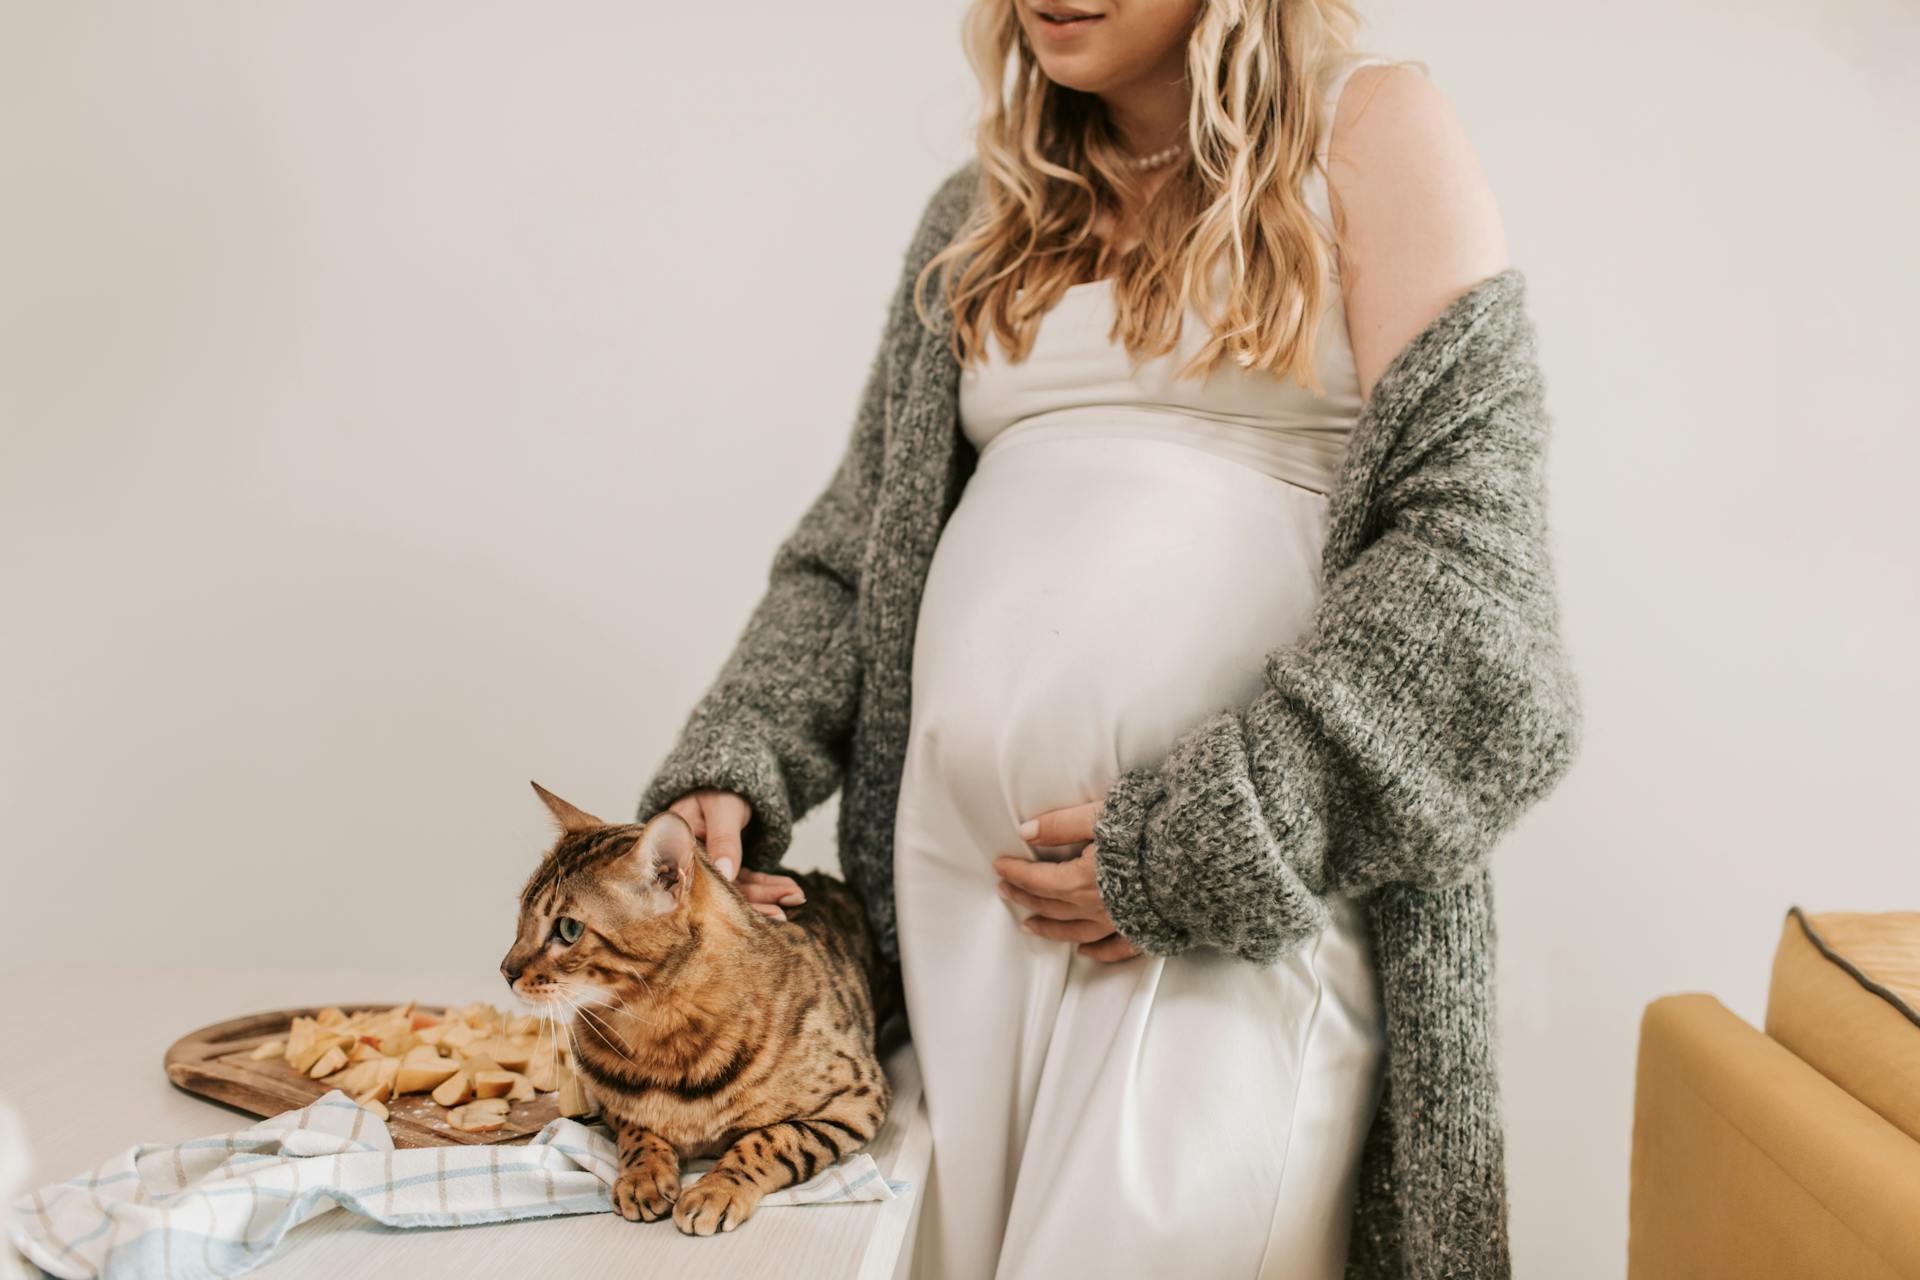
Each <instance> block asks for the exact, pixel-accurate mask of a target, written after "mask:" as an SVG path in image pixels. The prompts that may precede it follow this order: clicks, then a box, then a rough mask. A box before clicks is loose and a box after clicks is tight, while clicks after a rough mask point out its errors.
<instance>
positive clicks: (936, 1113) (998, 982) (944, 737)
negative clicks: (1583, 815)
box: [894, 57, 1384, 1280]
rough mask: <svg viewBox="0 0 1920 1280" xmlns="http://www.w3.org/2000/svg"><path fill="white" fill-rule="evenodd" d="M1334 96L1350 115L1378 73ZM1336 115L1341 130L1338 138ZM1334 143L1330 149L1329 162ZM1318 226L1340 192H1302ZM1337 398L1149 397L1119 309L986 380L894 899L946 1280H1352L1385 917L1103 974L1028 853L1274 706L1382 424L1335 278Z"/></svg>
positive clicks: (1236, 385) (1203, 391)
mask: <svg viewBox="0 0 1920 1280" xmlns="http://www.w3.org/2000/svg"><path fill="white" fill-rule="evenodd" d="M1373 60H1376V59H1373V58H1367V57H1362V58H1359V59H1357V60H1354V61H1352V62H1350V63H1349V64H1348V65H1346V66H1345V67H1342V68H1340V69H1338V70H1337V71H1336V72H1335V73H1334V74H1333V75H1332V77H1331V78H1330V83H1328V84H1327V86H1326V89H1325V92H1326V93H1327V94H1328V104H1329V108H1331V105H1332V103H1333V102H1335V101H1337V96H1336V95H1337V94H1338V92H1339V89H1340V87H1341V85H1342V84H1343V83H1344V81H1345V79H1346V74H1347V73H1348V72H1349V71H1350V70H1351V69H1352V67H1353V66H1357V65H1361V64H1362V63H1363V62H1365V61H1373ZM1327 116H1328V119H1331V110H1329V111H1328V113H1327ZM1325 132H1326V131H1325V127H1323V132H1322V138H1321V147H1322V152H1323V154H1324V147H1325ZM1303 194H1304V195H1305V196H1306V198H1307V199H1308V201H1309V204H1310V206H1311V207H1313V208H1314V209H1315V210H1316V212H1318V213H1319V215H1320V216H1321V217H1322V218H1327V219H1328V220H1329V222H1330V218H1329V215H1328V214H1327V212H1326V193H1325V187H1324V183H1323V182H1322V181H1321V180H1320V178H1319V176H1318V174H1315V175H1314V176H1313V177H1311V178H1310V179H1309V185H1308V187H1307V188H1306V190H1305V191H1304V192H1303ZM1329 285H1330V288H1329V291H1328V298H1329V300H1330V301H1329V305H1328V308H1327V310H1326V312H1325V314H1324V315H1323V317H1322V322H1321V324H1322V327H1321V329H1320V332H1319V349H1318V354H1317V362H1316V368H1317V370H1318V373H1319V377H1320V379H1321V381H1322V383H1323V384H1324V386H1325V389H1326V390H1325V394H1323V395H1316V394H1314V393H1313V392H1311V391H1309V390H1308V389H1306V388H1304V387H1302V386H1300V385H1299V384H1298V383H1296V382H1293V381H1292V380H1290V379H1286V378H1282V377H1279V376H1277V375H1273V374H1269V373H1249V372H1248V371H1245V370H1242V369H1240V368H1239V367H1238V366H1237V365H1235V364H1233V362H1232V360H1231V359H1230V358H1229V359H1228V360H1226V361H1224V362H1223V363H1222V364H1221V365H1220V366H1218V367H1217V368H1216V369H1215V370H1214V371H1213V372H1212V373H1211V374H1210V375H1209V376H1208V377H1207V378H1206V379H1205V380H1204V381H1202V380H1199V379H1194V378H1187V379H1182V380H1179V381H1176V380H1175V379H1174V377H1173V374H1174V372H1175V370H1177V369H1178V368H1179V366H1180V365H1181V364H1182V363H1183V362H1184V361H1185V359H1186V358H1187V357H1188V356H1189V355H1191V354H1192V352H1193V351H1194V350H1196V349H1197V347H1198V346H1199V344H1200V343H1201V341H1202V340H1203V333H1204V329H1203V326H1204V319H1203V318H1202V316H1201V315H1200V314H1199V313H1198V312H1197V311H1195V310H1193V309H1192V308H1189V311H1188V314H1187V320H1186V325H1185V328H1184V330H1183V334H1182V338H1181V342H1180V344H1179V347H1178V348H1177V349H1176V350H1175V351H1174V352H1172V353H1170V354H1168V355H1166V356H1163V357H1160V358H1158V359H1156V360H1153V361H1150V362H1148V363H1146V364H1144V365H1143V366H1142V368H1141V369H1139V370H1138V371H1137V372H1136V371H1132V370H1130V368H1129V364H1128V357H1127V354H1126V351H1125V349H1124V348H1123V347H1122V346H1121V345H1120V344H1119V343H1118V342H1117V341H1111V340H1109V338H1108V336H1107V333H1108V326H1109V324H1110V323H1111V321H1112V318H1113V313H1112V306H1113V302H1112V296H1111V294H1110V292H1109V287H1108V285H1107V283H1106V282H1104V281H1099V282H1092V283H1088V284H1083V285H1080V286H1078V287H1076V288H1074V289H1072V290H1071V291H1070V292H1069V293H1068V294H1067V295H1066V296H1065V297H1064V298H1063V299H1062V300H1061V302H1060V303H1059V304H1058V305H1057V306H1056V307H1055V308H1054V309H1053V310H1052V311H1051V312H1049V313H1048V314H1047V315H1046V316H1045V317H1044V319H1043V323H1042V324H1041V327H1040V330H1039V333H1038V336H1037V338H1036V342H1035V348H1034V350H1033V351H1032V352H1031V353H1030V355H1029V357H1028V358H1027V359H1026V360H1025V361H1024V362H1021V363H1018V364H1015V363H1011V362H1009V361H1008V360H1007V359H1006V358H1005V353H1004V351H1002V350H1001V348H1000V346H999V343H998V342H997V341H995V342H994V344H993V349H992V359H991V360H990V361H989V362H988V363H987V364H986V365H985V366H969V367H968V368H967V369H966V370H964V371H963V373H962V379H961V384H960V412H961V421H962V427H963V430H964V431H965V432H966V434H967V436H968V438H969V439H970V440H971V441H972V442H973V443H974V444H975V445H976V447H978V448H979V450H980V456H979V461H978V465H977V467H976V469H975V471H974V473H973V475H972V477H971V478H970V480H969V481H968V484H967V487H966V489H965V490H964V491H963V493H962V495H961V499H960V502H959V504H958V506H957V507H956V509H955V511H954V513H953V515H952V517H951V518H950V520H949V522H948V524H947V526H946V528H945V529H944V531H943V533H942V536H941V540H940V543H939V546H938V547H937V549H936V552H935V555H934V558H933V563H932V565H931V568H930V570H929V573H928V577H927V581H926V586H925V592H924V595H923V597H922V601H921V605H920V613H919V617H918V623H917V631H916V639H915V648H914V667H913V701H912V723H911V732H910V740H909V746H908V751H907V757H906V763H905V770H904V776H903V780H902V789H901V794H900V805H899V811H898V817H897V825H896V830H895V853H894V858H895V866H894V875H895V883H894V894H895V902H896V907H897V911H898V921H899V936H900V949H901V963H902V968H903V972H904V979H905V988H906V996H907V1003H908V1010H909V1014H910V1018H911V1024H912V1028H913V1038H914V1041H915V1045H916V1051H917V1053H918V1056H919V1062H920V1067H921V1071H922V1073H923V1077H924V1080H925V1087H926V1096H927V1104H928V1111H929V1118H930V1120H931V1122H932V1128H933V1135H934V1139H933V1142H934V1157H933V1170H932V1176H931V1178H930V1180H929V1183H928V1186H927V1187H926V1188H924V1190H923V1193H922V1194H923V1195H924V1196H925V1200H924V1202H923V1205H922V1207H921V1210H920V1213H921V1223H920V1229H919V1233H918V1236H917V1239H916V1246H915V1261H914V1270H913V1275H914V1276H915V1277H918V1278H920V1280H990V1278H996V1277H997V1278H998V1280H1027V1278H1029V1277H1033V1278H1038V1277H1068V1276H1103V1277H1109V1278H1115V1277H1131V1276H1142V1277H1147V1276H1152V1277H1159V1276H1192V1277H1206V1278H1207V1280H1235V1278H1239V1277H1245V1278H1247V1280H1253V1278H1254V1277H1263V1278H1264V1277H1286V1278H1288V1280H1337V1278H1338V1277H1339V1276H1340V1275H1341V1274H1342V1271H1343V1269H1344V1264H1345V1258H1346V1252H1347V1241H1348V1228H1349V1221H1350V1215H1351V1212H1352V1204H1353V1197H1354V1191H1355V1186H1356V1182H1357V1174H1358V1167H1359V1154H1360V1148H1361V1143H1362V1141H1363V1139H1364V1138H1365V1136H1366V1133H1367V1130H1368V1128H1369V1126H1370V1125H1371V1123H1372V1117H1373V1113H1374V1108H1375V1105H1376V1103H1377V1101H1378V1097H1379V1087H1380V1081H1381V1070H1382V1065H1383V1051H1384V1035H1383V1031H1382V1028H1381V1021H1380V1005H1379V999H1378V993H1377V986H1376V980H1375V975H1374V971H1373V968H1372V955H1371V950H1370V943H1369V938H1368V936H1367V929H1366V920H1365V916H1364V913H1363V910H1362V907H1361V904H1360V903H1359V902H1358V901H1355V900H1351V899H1347V898H1343V897H1342V898H1336V899H1335V900H1334V902H1333V907H1334V911H1333V920H1332V924H1331V925H1330V926H1329V927H1328V928H1327V929H1326V930H1325V931H1324V932H1322V933H1321V934H1320V935H1319V936H1318V937H1317V938H1315V939H1313V940H1312V941H1310V942H1308V943H1307V944H1306V945H1305V946H1304V947H1302V948H1301V949H1300V950H1299V951H1297V952H1295V953H1293V954H1290V955H1287V956H1284V957H1282V958H1281V959H1279V960H1277V961H1275V962H1273V963H1271V964H1267V965H1255V964H1251V963H1248V962H1246V961H1243V960H1240V959H1237V958H1235V957H1233V956H1231V955H1228V954H1225V953H1223V952H1220V951H1216V950H1214V949H1211V948H1201V949H1197V950H1194V951H1190V952H1187V953H1185V954H1182V955H1178V956H1172V957H1161V956H1153V955H1142V956H1138V957H1135V958H1133V959H1130V960H1126V961H1122V962H1120V963H1115V964H1108V963H1102V962H1100V961H1097V960H1093V959H1091V958H1089V957H1087V956H1083V955H1080V954H1079V953H1078V951H1077V950H1076V949H1075V944H1073V943H1070V942H1065V941H1056V940H1050V939H1044V938H1040V937H1037V936H1035V935H1033V934H1030V933H1027V932H1026V931H1024V930H1023V929H1021V928H1020V927H1019V923H1018V922H1019V921H1020V920H1021V919H1023V918H1024V917H1025V916H1026V915H1027V914H1028V912H1027V911H1026V909H1025V908H1022V907H1016V906H1014V905H1012V904H1010V903H1008V902H1006V901H1005V900H1003V899H1002V898H1001V897H1000V896H999V895H998V894H997V893H996V892H995V886H996V884H997V882H998V877H997V876H996V874H995V872H994V869H993V859H994V858H995V857H996V856H998V855H1000V854H1003V853H1017V854H1023V855H1028V856H1031V851H1030V850H1029V849H1028V848H1027V846H1026V845H1025V844H1024V843H1023V842H1022V841H1021V839H1020V837H1019V835H1018V833H1017V831H1016V828H1017V827H1018V826H1019V824H1020V823H1021V822H1022V821H1023V820H1024V819H1026V818H1028V817H1030V816H1032V815H1034V814H1036V813H1039V812H1041V811H1043V810H1047V809H1055V808H1060V807H1063V806H1067V805H1075V804H1080V803H1083V802H1086V801H1089V800H1096V799H1099V798H1100V797H1101V796H1103V795H1104V794H1105V792H1106V789H1107V787H1108V786H1109V785H1110V784H1111V783H1112V781H1113V780H1114V778H1115V777H1117V776H1118V775H1119V774H1120V773H1121V772H1122V771H1124V770H1126V769H1130V768H1133V767H1135V766H1139V765H1152V764H1157V763H1159V762H1161V761H1162V760H1163V759H1164V757H1165V755H1166V753H1167V751H1168V750H1169V748H1170V747H1171V746H1172V744H1173V742H1174V740H1175V739H1176V738H1177V737H1179V735H1180V734H1181V733H1183V732H1184V731H1185V730H1187V729H1189V728H1191V727H1192V726H1193V725H1195V724H1197V723H1198V722H1200V721H1201V720H1204V719H1206V718H1207V717H1209V716H1210V715H1212V714H1214V713H1215V712H1217V711H1219V710H1220V709H1221V708H1223V707H1227V706H1231V705H1245V704H1246V703H1248V702H1249V701H1251V700H1252V699H1253V697H1254V696H1255V695H1256V694H1257V693H1258V692H1259V691H1260V689H1261V687H1262V681H1263V671H1262V662H1263V659H1264V658H1265V656H1266V654H1267V653H1268V652H1269V651H1270V650H1272V649H1274V648H1276V647H1279V646H1281V645H1285V644H1287V643H1289V642H1291V641H1294V640H1296V639H1298V638H1299V637H1300V636H1301V635H1302V634H1303V632H1304V631H1305V629H1306V628H1307V626H1308V625H1309V622H1310V620H1311V616H1312V611H1313V607H1314V604H1315V601H1316V599H1317V598H1318V595H1319V591H1320V587H1321V583H1320V555H1321V548H1322V545H1323V543H1324V540H1325V535H1326V521H1327V506H1328V498H1327V495H1328V493H1329V492H1330V491H1331V488H1332V485H1333V482H1334V479H1335V476H1336V474H1337V470H1338V467H1339V463H1340V460H1341V457H1342V455H1343V452H1344V449H1345V447H1346V444H1347V441H1348V438H1349V436H1350V433H1351V430H1352V427H1353V425H1354V422H1355V420H1356V419H1357V417H1358V415H1359V408H1360V398H1359V394H1358V383H1357V379H1356V377H1355V374H1354V368H1353V358H1352V352H1351V350H1350V348H1349V346H1348V341H1347V333H1346V321H1345V315H1344V308H1343V306H1342V303H1341V298H1340V289H1339V284H1338V281H1337V280H1331V281H1329Z"/></svg>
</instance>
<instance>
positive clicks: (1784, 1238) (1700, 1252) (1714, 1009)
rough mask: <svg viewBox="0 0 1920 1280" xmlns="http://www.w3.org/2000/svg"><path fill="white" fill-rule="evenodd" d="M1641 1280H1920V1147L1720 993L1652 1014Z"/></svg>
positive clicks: (1637, 1226) (1638, 1246)
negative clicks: (1750, 1021) (1739, 1012)
mask: <svg viewBox="0 0 1920 1280" xmlns="http://www.w3.org/2000/svg"><path fill="white" fill-rule="evenodd" d="M1627 1275H1628V1277H1629V1280H1668V1278H1669V1277H1671V1278H1672V1280H1682V1278H1684V1280H1717V1278H1718V1277H1726V1278H1727V1280H1733V1278H1735V1277H1738V1278H1739V1280H1748V1278H1749V1277H1754V1276H1766V1277H1769V1278H1770V1280H1794V1278H1796V1277H1815V1276H1818V1277H1848V1278H1849V1280H1920V1143H1916V1142H1915V1141H1914V1140H1913V1139H1911V1138H1909V1137H1908V1136H1907V1135H1906V1134H1904V1133H1902V1132H1900V1131H1899V1130H1898V1129H1896V1128H1894V1126H1892V1125H1891V1124H1888V1123H1887V1122H1886V1121H1885V1120H1884V1119H1882V1118H1881V1117H1880V1116H1878V1115H1877V1114H1875V1113H1874V1112H1873V1111H1872V1110H1870V1109H1869V1108H1868V1107H1866V1106H1865V1105H1864V1104H1862V1103H1861V1102H1859V1101H1858V1100H1856V1099H1854V1098H1853V1097H1851V1096H1850V1095H1848V1094H1847V1092H1846V1091H1845V1090H1843V1089H1841V1088H1840V1087H1839V1086H1837V1085H1835V1084H1834V1083H1833V1082H1832V1081H1830V1080H1828V1079H1827V1078H1826V1077H1825V1076H1823V1075H1821V1074H1820V1073H1819V1072H1818V1071H1816V1070H1814V1069H1813V1068H1812V1067H1810V1066H1808V1065H1807V1064H1806V1063H1804V1062H1802V1061H1801V1060H1800V1059H1799V1058H1797V1057H1795V1056H1794V1055H1793V1054H1792V1053H1791V1052H1789V1051H1788V1050H1787V1049H1786V1048H1784V1047H1783V1046H1782V1045H1780V1044H1779V1043H1778V1042H1777V1041H1775V1040H1773V1039H1771V1038H1769V1037H1768V1036H1767V1035H1766V1034H1765V1033H1763V1032H1761V1031H1760V1030H1758V1029H1757V1028H1755V1027H1753V1026H1751V1025H1749V1024H1748V1023H1747V1022H1745V1021H1743V1020H1742V1019H1741V1018H1740V1017H1738V1016H1737V1015H1736V1014H1734V1013H1733V1012H1732V1011H1731V1010H1729V1009H1728V1008H1727V1007H1726V1006H1725V1005H1723V1004H1721V1003H1720V1002H1719V1001H1718V1000H1716V999H1715V998H1714V997H1712V996H1711V995H1705V994H1685V995H1672V996H1663V997H1661V998H1660V999H1657V1000H1655V1001H1653V1002H1652V1003H1651V1004H1649V1005H1648V1006H1647V1008H1646V1011H1645V1013H1644V1014H1643V1015H1642V1016H1641V1019H1640V1047H1639V1060H1638V1065H1637V1067H1636V1073H1635V1083H1634V1114H1633V1165H1632V1185H1631V1193H1630V1205H1629V1210H1628V1238H1627Z"/></svg>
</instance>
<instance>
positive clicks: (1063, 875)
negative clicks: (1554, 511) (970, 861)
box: [993, 800, 1140, 964]
mask: <svg viewBox="0 0 1920 1280" xmlns="http://www.w3.org/2000/svg"><path fill="white" fill-rule="evenodd" d="M1101 803H1102V802H1101V801H1099V800H1093V801H1089V802H1088V803H1086V804H1077V805H1073V806H1071V807H1069V808H1065V809H1049V810H1047V811H1046V812H1045V813H1041V814H1037V815H1035V816H1034V817H1032V818H1029V819H1028V820H1027V821H1026V822H1025V823H1024V824H1022V826H1021V828H1020V836H1021V838H1022V839H1024V840H1025V841H1026V842H1027V843H1028V844H1030V845H1033V844H1037V845H1043V846H1045V845H1075V844H1079V845H1084V846H1085V847H1084V848H1082V849H1081V850H1080V853H1079V856H1077V857H1074V858H1070V859H1068V860H1066V861H1064V862H1042V861H1038V860H1036V859H1033V858H1022V857H1020V856H1019V855H1017V854H1011V853H1003V854H1001V855H1000V856H999V857H997V858H995V859H994V860H993V869H994V870H995V871H996V872H998V873H999V875H1000V896H1001V897H1003V898H1005V899H1006V900H1007V901H1009V902H1012V903H1015V904H1017V905H1019V906H1022V907H1026V908H1027V909H1028V910H1030V911H1032V912H1033V914H1032V915H1030V916H1028V917H1027V918H1026V919H1025V920H1023V921H1021V922H1020V927H1021V928H1023V929H1025V930H1026V931H1027V932H1029V933H1033V934H1037V935H1039V936H1040V937H1042V938H1060V939H1064V940H1065V941H1067V942H1076V943H1079V944H1080V945H1079V947H1078V948H1077V949H1078V950H1079V952H1080V954H1081V955H1085V956H1091V957H1093V958H1094V959H1095V960H1100V961H1104V962H1106V963H1109V964H1111V963H1114V962H1116V961H1120V960H1131V959H1132V958H1133V957H1134V956H1137V955H1139V954H1140V950H1139V948H1137V947H1135V946H1134V945H1133V944H1132V943H1131V942H1128V941H1127V940H1126V939H1125V938H1123V937H1121V936H1120V933H1119V931H1118V930H1117V929H1116V928H1115V927H1114V923H1113V917H1112V916H1110V915H1108V914H1107V908H1106V904H1105V903H1104V902H1102V901H1101V900H1100V886H1099V884H1098V882H1097V881H1096V880H1095V879H1094V874H1093V862H1094V859H1095V858H1097V857H1099V856H1100V846H1099V844H1098V843H1097V842H1095V840H1094V838H1093V823H1094V819H1095V818H1097V817H1099V816H1100V805H1101Z"/></svg>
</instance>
